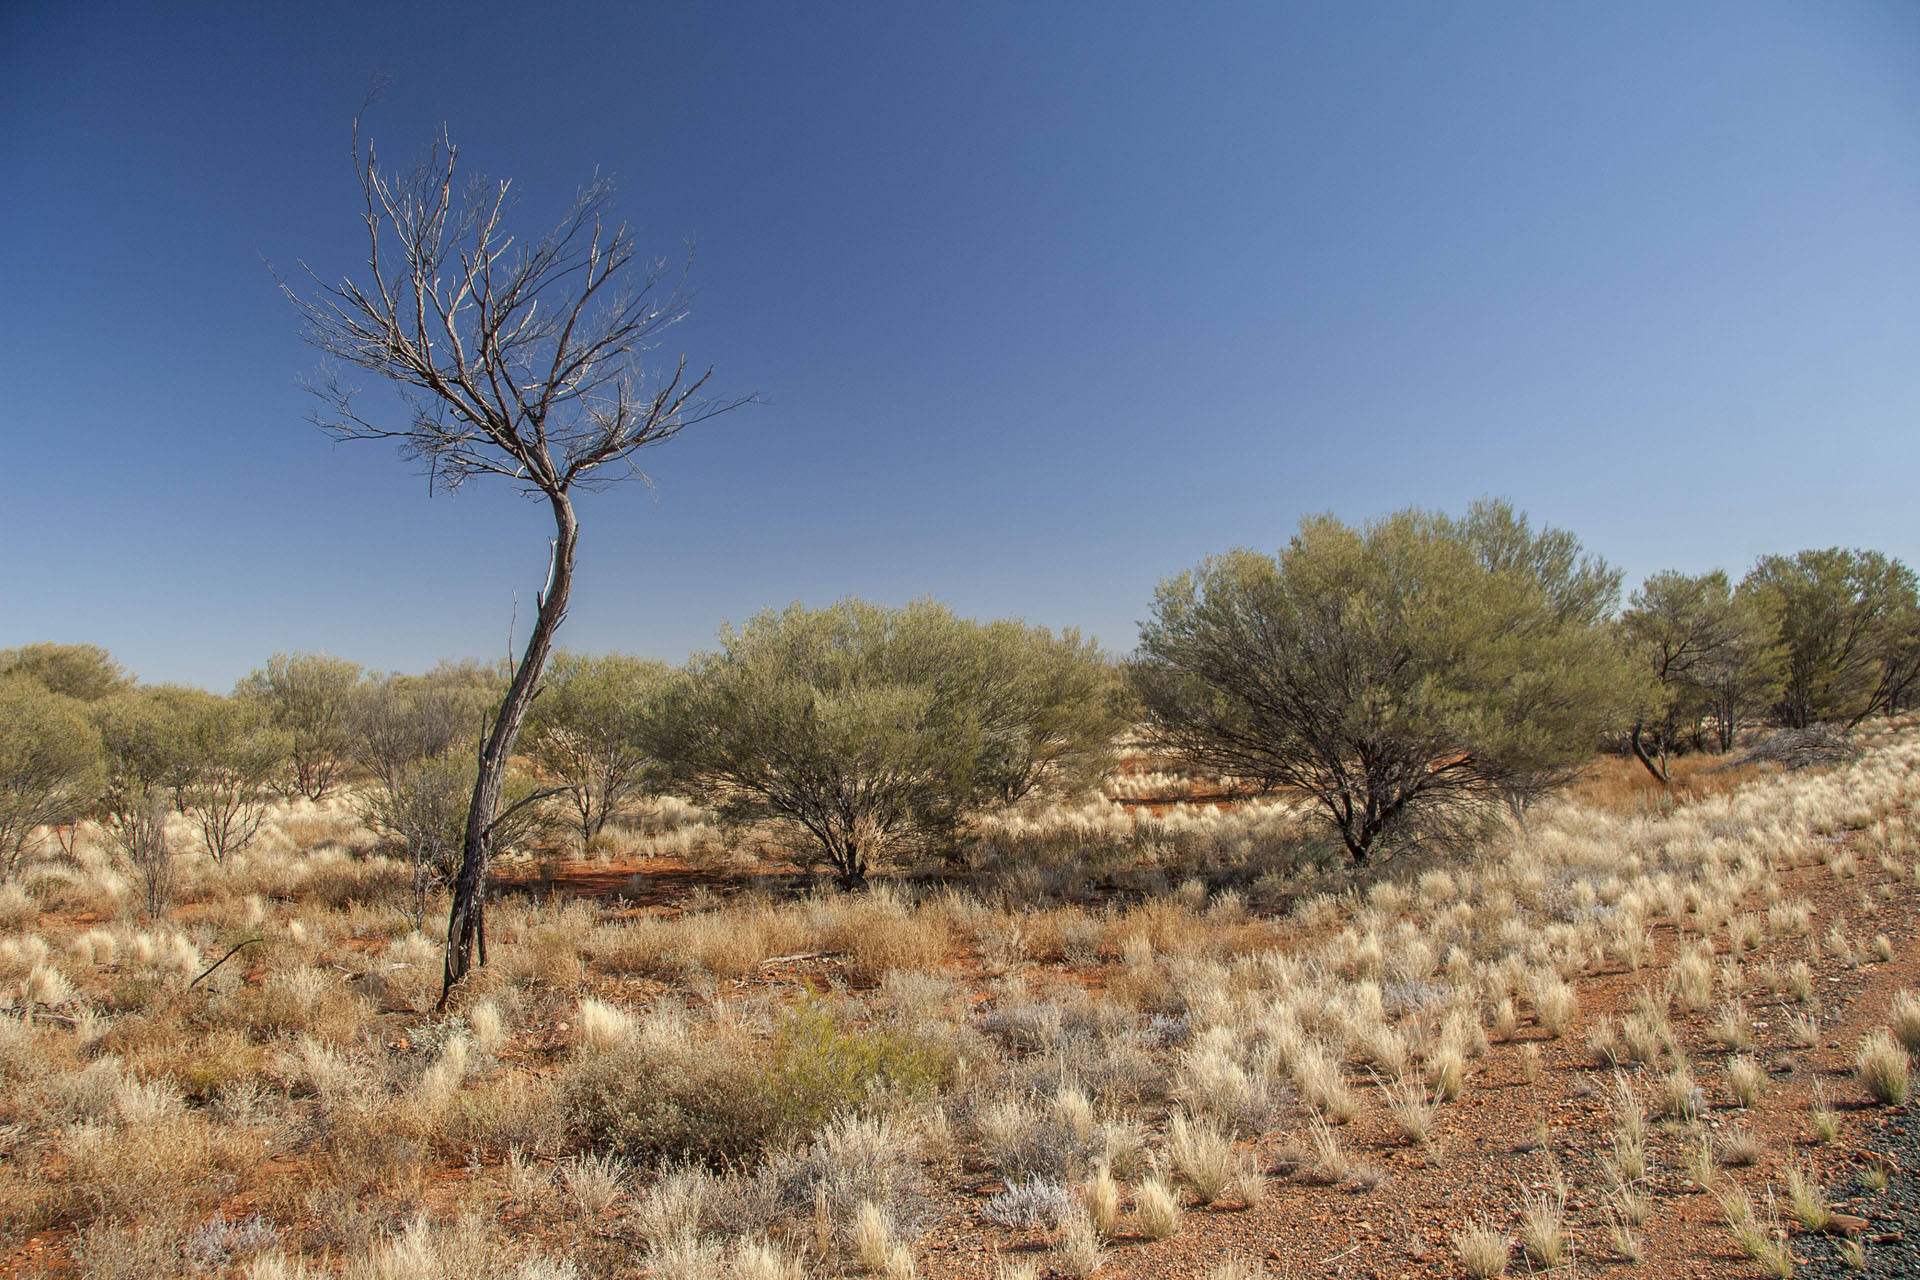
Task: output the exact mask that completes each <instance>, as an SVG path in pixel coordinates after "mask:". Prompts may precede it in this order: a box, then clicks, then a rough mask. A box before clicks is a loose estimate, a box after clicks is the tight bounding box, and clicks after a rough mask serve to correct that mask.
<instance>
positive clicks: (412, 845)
mask: <svg viewBox="0 0 1920 1280" xmlns="http://www.w3.org/2000/svg"><path fill="white" fill-rule="evenodd" d="M479 768H480V765H479V761H478V759H477V757H475V756H474V754H473V753H472V752H470V751H457V750H456V751H452V752H448V753H446V754H443V755H437V756H428V757H424V758H422V759H419V760H414V761H410V762H407V763H405V764H399V765H396V766H394V767H393V768H392V769H391V770H390V771H389V772H387V773H386V774H385V776H384V779H383V781H382V783H381V785H379V786H376V787H371V788H368V789H367V790H366V791H365V792H364V793H363V794H362V796H361V800H360V804H361V816H362V818H363V819H364V820H365V822H366V823H367V825H368V826H369V827H371V828H373V830H375V831H377V832H379V833H380V834H381V835H383V836H385V837H387V838H388V839H389V840H390V841H392V842H393V843H394V844H395V845H396V846H398V847H399V848H400V849H401V850H403V851H404V852H405V854H406V857H407V863H408V865H409V867H410V868H411V869H412V873H413V874H412V887H413V915H414V919H415V920H416V921H417V920H419V919H420V918H421V917H423V916H424V915H425V914H426V911H427V904H428V900H429V899H430V898H431V897H432V896H433V895H434V894H436V893H438V892H440V891H441V890H442V889H444V888H445V887H446V886H447V885H448V884H450V883H451V882H452V880H453V876H454V873H455V872H457V871H458V870H459V869H460V856H461V847H462V842H463V840H464V839H465V836H466V826H467V809H468V807H469V806H470V804H471V803H472V800H473V787H474V780H475V778H476V776H477V775H478V773H479ZM539 791H540V786H539V783H538V781H537V780H535V779H534V778H532V777H529V776H527V775H524V774H512V775H509V777H508V779H507V782H506V785H505V786H504V787H503V788H502V791H501V796H500V816H499V818H498V819H497V820H496V821H497V825H496V826H495V827H494V834H493V842H494V848H495V849H496V850H497V851H500V852H506V851H510V850H513V849H516V848H520V847H523V846H525V845H526V844H528V843H529V842H531V841H532V840H534V839H536V838H537V837H539V836H540V835H541V834H543V833H544V832H545V831H546V830H547V829H548V825H549V817H548V814H547V812H546V811H545V810H544V809H542V808H541V807H540V805H539V804H538V803H537V801H536V800H535V797H536V796H537V795H538V794H539Z"/></svg>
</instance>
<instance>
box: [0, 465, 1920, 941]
mask: <svg viewBox="0 0 1920 1280" xmlns="http://www.w3.org/2000/svg"><path fill="white" fill-rule="evenodd" d="M1621 588H1622V583H1621V575H1620V574H1619V572H1618V571H1617V570H1615V569H1613V568H1611V567H1610V566H1608V565H1607V564H1606V563H1605V562H1604V561H1603V560H1601V559H1599V558H1598V557H1595V556H1592V555H1590V554H1587V553H1586V552H1585V551H1584V550H1583V549H1582V548H1581V546H1580V544H1579V542H1578V541H1577V540H1576V539H1575V538H1574V537H1572V535H1570V534H1568V533H1566V532H1564V531H1560V530H1555V529H1551V528H1544V527H1543V528H1540V529H1538V530H1536V529H1534V528H1533V527H1532V526H1531V525H1530V524H1529V523H1528V521H1527V518H1526V517H1525V516H1524V515H1523V514H1521V513H1518V512H1516V511H1515V510H1513V509H1512V508H1511V507H1509V506H1507V505H1506V504H1504V503H1500V502H1493V501H1483V502H1481V503H1479V504H1477V505H1476V506H1474V507H1473V508H1472V509H1471V510H1470V511H1469V512H1468V513H1467V514H1466V515H1465V516H1464V517H1460V518H1452V517H1448V516H1445V515H1440V514H1436V513H1430V512H1424V511H1418V510H1409V511H1404V512H1400V513H1397V514H1395V515H1392V516H1388V517H1385V518H1383V519H1381V520H1378V521H1374V522H1372V523H1369V524H1367V525H1365V526H1362V527H1358V528H1356V527H1353V526H1349V525H1346V524H1343V523H1341V522H1340V521H1338V520H1335V519H1333V518H1332V517H1330V516H1322V517H1314V518H1310V519H1308V520H1306V521H1304V522H1302V524H1301V527H1300V530H1299V532H1298V534H1297V535H1296V536H1295V537H1294V538H1293V539H1292V540H1291V541H1290V542H1289V543H1288V545H1287V546H1286V547H1285V548H1283V549H1282V550H1281V551H1279V552H1278V553H1277V554H1274V555H1268V554H1265V553H1260V552H1253V551H1233V552H1229V553H1227V554H1225V555H1221V556H1216V557H1211V558H1209V559H1208V560H1207V561H1205V562H1204V563H1203V564H1201V565H1200V566H1198V567H1196V568H1195V569H1193V570H1191V571H1189V572H1188V573H1185V574H1181V575H1179V576H1178V577H1176V578H1173V579H1170V580H1168V581H1167V582H1165V583H1163V584H1162V585H1161V587H1160V590H1159V592H1158V594H1157V595H1156V598H1155V600H1154V602H1153V607H1152V616H1151V618H1150V619H1149V620H1148V621H1147V623H1145V624H1144V626H1143V629H1142V634H1141V642H1140V647H1139V649H1138V650H1137V651H1136V653H1135V654H1134V655H1133V656H1132V657H1130V658H1127V659H1124V660H1116V659H1114V658H1112V657H1109V656H1107V655H1104V654H1102V653H1101V652H1099V651H1098V649H1097V648H1096V647H1095V646H1094V645H1093V644H1091V643H1090V642H1088V641H1085V640H1082V639H1081V638H1080V637H1079V636H1078V635H1077V634H1075V633H1073V632H1070V631H1069V632H1066V633H1064V634H1060V635H1055V634H1053V633H1051V632H1049V631H1047V630H1045V629H1044V628H1036V627H1029V626H1026V625H1025V624H1023V623H1019V622H1013V621H1000V622H992V623H977V622H972V621H968V620H966V619H961V618H957V617H955V616H954V615H953V613H952V612H951V611H950V610H948V609H947V608H945V607H944V606H941V605H939V604H937V603H934V602H932V601H920V602H916V603H913V604H910V605H907V606H905V607H904V608H888V607H884V606H880V605H875V604H869V603H866V602H863V601H859V600H845V601H842V602H840V603H838V604H835V605H832V606H829V607H827V608H823V609H806V608H803V607H801V606H798V605H795V606H793V607H791V608H788V609H785V610H781V611H768V612H765V613H762V614H760V615H759V616H757V617H755V618H754V619H752V620H751V621H750V622H748V623H747V624H746V625H745V626H743V627H741V628H739V629H738V630H735V629H732V628H725V629H723V630H722V632H721V634H720V637H719V644H718V646H717V647H716V648H715V649H714V650H713V651H711V652H706V653H701V654H698V655H696V656H695V657H694V658H692V659H691V660H690V661H689V662H687V663H686V664H685V665H683V666H680V667H674V666H670V665H668V664H666V663H662V662H655V661H649V660H646V659H642V658H636V657H628V656H625V655H619V654H609V655H604V656H597V657H592V656H584V655H576V654H567V653H561V654H558V655H556V657H555V658H554V660H553V662H552V664H551V666H550V668H549V670H548V671H547V672H546V674H545V677H544V679H543V681H542V684H541V690H540V693H539V695H538V696H537V698H536V700H535V703H534V707H533V711H532V714H531V718H530V720H529V723H528V726H527V732H526V734H525V736H524V737H523V738H522V740H521V744H520V753H519V758H518V761H517V763H516V768H515V772H514V782H513V784H512V785H510V786H509V788H508V790H507V794H506V795H504V796H503V797H502V800H501V802H500V805H499V809H498V812H497V814H496V816H495V818H494V827H493V829H492V839H493V841H494V843H495V844H496V846H497V847H501V848H506V847H511V846H512V845H514V844H516V843H520V844H524V843H527V842H531V841H535V840H543V841H553V840H558V839H560V838H562V836H563V835H564V833H565V832H566V831H571V832H572V836H573V838H574V839H575V840H577V841H578V842H579V843H580V844H581V845H583V846H584V845H586V844H588V843H590V842H592V841H593V840H594V839H595V838H596V837H597V836H598V835H599V834H600V833H601V832H602V831H603V829H604V828H605V827H606V825H607V823H608V822H609V821H610V820H611V819H613V818H615V817H617V816H618V815H619V814H620V813H621V811H622V810H623V808H625V807H626V806H628V805H630V804H631V803H632V802H633V801H634V800H635V798H636V797H638V796H639V795H641V794H644V793H648V792H661V791H671V792H673V793H675V794H679V795H684V796H687V797H690V798H692V799H695V800H697V801H699V802H701V803H703V804H705V805H707V806H709V807H711V808H713V809H715V810H716V811H718V813H719V814H720V815H721V816H722V817H723V818H724V819H726V820H727V821H730V822H742V823H744V822H769V823H772V824H775V825H776V826H778V827H780V828H783V829H785V830H787V831H788V832H789V833H790V835H791V838H792V839H791V843H792V846H793V847H794V849H795V851H796V854H797V856H799V857H800V858H801V859H802V860H804V861H815V862H819V863H823V864H825V865H827V866H829V867H831V868H832V869H833V870H834V871H835V872H837V873H838V874H839V875H840V876H841V877H842V878H843V879H844V880H846V881H847V882H849V883H853V882H858V881H860V880H861V879H863V878H864V877H865V875H866V874H867V873H868V871H869V870H871V869H873V868H875V867H877V866H881V865H885V864H887V863H889V862H893V861H897V860H898V859H900V858H901V857H903V856H906V855H910V854H911V855H916V856H917V855H924V854H937V853H938V852H939V851H940V850H941V849H942V848H944V847H950V846H951V842H952V841H953V839H954V838H955V835H956V833H957V832H958V831H960V830H961V829H962V827H963V826H964V824H965V823H966V821H967V820H968V819H969V818H970V817H972V816H974V815H977V814H979V813H982V812H984V811H986V810H989V809H993V808H996V807H1002V806H1007V805H1011V804H1015V803H1017V802H1019V801H1021V800H1022V799H1024V798H1026V797H1028V796H1031V795H1038V794H1058V793H1063V792H1068V791H1073V790H1077V789H1083V788H1084V787H1086V786H1087V785H1088V784H1090V783H1093V782H1096V781H1097V780H1098V779H1100V778H1101V777H1102V776H1104V775H1105V774H1106V773H1107V772H1108V771H1109V770H1110V768H1111V767H1112V765H1113V753H1114V750H1115V742H1116V739H1117V738H1118V737H1119V735H1120V734H1121V733H1122V732H1123V731H1125V730H1127V729H1128V728H1130V727H1142V726H1143V727H1144V739H1145V744H1146V749H1149V750H1156V751H1161V752H1165V753H1169V754H1171V755H1172V756H1174V757H1176V758H1177V759H1180V760H1184V761H1186V762H1188V763H1189V764H1191V765H1193V766H1194V767H1201V768H1207V769H1211V770H1215V771H1218V772H1221V773H1226V774H1230V775H1233V776H1234V777H1236V778H1238V779H1242V780H1244V781H1246V782H1247V783H1249V784H1255V785H1268V786H1285V787H1292V788H1297V789H1298V790H1299V791H1301V792H1302V793H1304V794H1305V795H1307V796H1309V797H1311V798H1312V800H1313V801H1314V802H1315V803H1316V804H1317V805H1318V806H1319V808H1320V809H1321V811H1322V812H1323V813H1324V815H1325V816H1326V818H1327V819H1328V821H1329V823H1330V825H1331V829H1332V831H1333V832H1334V833H1335V834H1336V835H1337V836H1338V838H1339V840H1340V842H1341V844H1342V845H1343V846H1344V848H1345V850H1346V852H1347V854H1348V855H1349V856H1350V857H1351V858H1352V859H1353V860H1355V861H1362V860H1365V859H1367V858H1369V857H1371V856H1374V855H1375V854H1376V852H1377V851H1378V850H1379V849H1380V848H1381V847H1382V846H1383V845H1392V844H1393V843H1395V842H1397V841H1406V840H1419V839H1426V838H1432V837H1435V836H1443V835H1445V834H1446V833H1448V832H1457V831H1459V830H1461V829H1462V826H1461V824H1462V823H1463V822H1464V823H1466V824H1467V825H1468V826H1469V827H1470V826H1471V825H1472V823H1473V822H1474V821H1478V820H1480V819H1482V818H1484V816H1485V815H1486V814H1487V813H1488V812H1490V811H1492V810H1493V809H1494V808H1497V807H1499V806H1507V807H1514V806H1521V805H1524V804H1526V803H1528V802H1529V801H1530V800H1531V799H1532V798H1533V797H1535V796H1537V795H1539V794H1541V793H1542V792H1543V791H1545V790H1547V789H1549V788H1552V787H1554V786H1556V785H1558V784H1559V783H1561V782H1563V781H1564V780H1565V779H1566V778H1568V777H1569V776H1571V774H1572V773H1573V772H1574V771H1575V770H1577V769H1578V768H1579V767H1580V765H1581V764H1583V763H1584V762H1585V761H1587V760H1589V759H1590V758H1591V757H1592V756H1593V754H1594V753H1595V752H1596V751H1598V750H1604V749H1608V748H1612V749H1618V750H1622V751H1631V752H1632V753H1633V754H1634V755H1635V756H1636V757H1637V758H1638V759H1639V760H1640V761H1641V762H1642V763H1643V764H1644V765H1645V766H1646V767H1647V769H1648V770H1649V771H1651V772H1652V773H1653V774H1654V775H1655V776H1657V777H1660V778H1662V779H1663V780H1664V779H1665V777H1666V772H1667V762H1668V761H1669V759H1670V758H1671V757H1673V756H1675V755H1677V754H1681V753H1685V752H1692V751H1722V752H1723V751H1726V750H1728V749H1729V748H1731V747H1732V746H1733V745H1734V743H1735V740H1736V737H1738V736H1739V735H1740V734H1741V733H1742V731H1743V730H1745V729H1751V728H1754V727H1758V726H1763V725H1777V726H1784V727H1792V728H1804V727H1807V726H1810V725H1815V724H1832V725H1836V726H1839V727H1841V728H1842V729H1850V728H1851V727H1852V726H1854V725H1856V724H1858V723H1859V722H1860V721H1861V720H1863V719H1865V718H1866V717H1868V716H1871V715H1874V714H1876V713H1894V712H1898V711H1901V710H1903V709H1905V708H1908V707H1910V706H1911V705H1912V703H1913V700H1914V695H1915V679H1916V676H1920V594H1917V593H1916V581H1915V577H1914V574H1913V572H1912V571H1911V570H1910V569H1908V568H1907V566H1905V565H1904V564H1902V563H1901V562H1900V561H1899V560H1897V559H1893V558H1890V557H1888V556H1886V555H1884V554H1882V553H1880V552H1877V551H1864V550H1843V549H1839V548H1831V549H1827V550H1808V551H1802V552H1800V553H1798V554H1796V555H1792V556H1768V557H1765V558H1763V559H1761V560H1759V561H1758V562H1757V563H1756V564H1755V565H1754V566H1753V567H1752V569H1751V570H1750V571H1749V572H1748V573H1747V574H1746V575H1745V576H1744V577H1743V578H1741V579H1740V580H1739V581H1738V582H1735V581H1734V580H1733V579H1732V578H1731V577H1730V576H1729V575H1728V574H1726V573H1725V572H1722V571H1718V570H1716V571H1714V572H1711V573H1706V574H1701V575H1698V576H1689V575H1686V574H1681V573H1677V572H1664V573H1657V574H1655V575H1653V576H1652V577H1650V578H1648V579H1647V580H1646V581H1645V582H1644V583H1643V584H1641V586H1640V587H1639V588H1638V589H1636V590H1635V591H1633V592H1632V593H1631V595H1630V596H1629V597H1628V598H1627V599H1626V601H1625V603H1624V607H1622V600H1621ZM509 674H510V673H508V672H506V671H504V670H502V669H500V668H499V667H489V666H483V665H479V664H474V663H459V664H442V665H441V666H439V667H436V668H434V669H433V670H432V671H429V672H426V673H424V674H418V675H408V674H389V673H379V672H369V671H367V670H365V669H363V668H362V667H361V665H360V664H358V663H355V662H352V661H349V660H347V659H344V658H337V657H331V656H328V655H325V654H316V653H288V654H276V655H274V657H272V658H271V659H270V660H268V662H267V663H266V664H265V665H264V666H263V667H261V668H260V669H259V670H257V671H254V672H253V673H251V674H250V675H249V676H247V677H246V678H245V679H244V680H242V681H240V683H239V684H238V685H237V686H236V687H235V689H234V691H233V693H232V694H231V695H228V696H220V695H216V694H212V693H208V692H205V691H202V690H197V689H191V688H185V687H181V686H177V685H141V684H138V683H136V682H135V680H134V679H133V677H132V676H130V675H129V674H128V673H127V672H126V671H124V670H123V669H122V668H121V666H120V665H119V664H118V663H117V662H116V661H115V660H114V659H113V657H112V656H111V655H110V654H108V653H107V652H106V651H105V650H103V649H100V648H98V647H96V646H93V645H85V644H75V645H69V644H30V645H25V646H22V647H20V648H15V649H8V650H5V651H0V872H4V873H5V874H6V875H9V876H10V875H12V874H13V873H14V872H15V871H16V869H17V867H18V866H19V864H20V863H21V861H22V859H23V858H25V857H26V856H28V855H29V854H30V853H32V852H33V851H34V850H35V849H36V848H39V847H42V846H44V845H46V844H47V843H48V842H53V843H56V844H57V843H61V842H67V841H70V840H71V839H72V835H71V832H72V830H73V827H74V824H76V823H78V822H80V821H82V820H84V819H89V818H90V819H94V820H96V821H98V822H99V823H100V824H101V825H102V827H103V828H104V830H105V832H106V833H107V836H108V838H109V841H110V843H111V844H112V845H113V846H114V847H115V848H116V849H118V850H119V851H120V853H121V854H122V855H123V856H124V857H125V859H126V861H127V862H128V864H129V865H130V866H131V867H132V868H133V869H134V870H135V871H136V872H139V873H140V876H141V878H142V880H143V882H144V883H146V884H147V886H148V892H149V897H150V899H151V900H152V901H153V902H154V903H155V904H156V905H157V904H158V903H159V901H161V900H162V899H163V898H164V896H165V892H166V886H165V883H164V881H165V880H166V878H167V877H168V876H169V875H170V871H169V870H168V868H169V867H170V864H171V858H172V855H173V853H174V852H176V851H174V850H172V849H170V848H169V846H168V845H167V840H166V834H165V830H166V826H167V823H166V820H165V819H166V816H167V814H169V813H170V812H176V811H177V812H178V813H180V814H184V815H186V816H187V817H188V818H189V819H191V821H192V824H193V826H194V829H195V830H196V831H197V832H198V833H199V836H200V842H201V843H202V844H203V845H204V847H205V851H206V852H207V854H208V855H210V856H211V857H213V858H214V859H216V860H221V861H224V860H225V859H226V858H228V857H230V856H231V855H232V854H234V853H235V852H237V851H239V850H241V849H243V848H244V847H245V846H246V845H247V843H248V842H249V841H250V840H251V839H252V838H253V836H254V835H255V833H256V832H257V831H258V829H259V827H260V825H261V822H262V818H263V815H264V812H265V806H266V805H267V804H268V803H269V802H270V801H272V800H273V799H275V798H276V797H279V798H289V799H291V798H296V797H305V798H307V799H309V800H313V801H321V800H324V799H326V798H327V797H328V796H329V795H330V794H331V793H333V792H335V791H337V790H339V789H340V788H341V787H342V786H343V785H346V784H348V783H351V784H353V785H352V794H353V796H354V802H355V803H356V804H357V805H359V806H360V808H361V810H362V812H363V814H364V816H365V817H366V819H367V820H368V822H369V823H370V824H371V825H372V826H373V827H374V829H375V830H376V831H378V832H380V833H381V834H382V835H384V836H385V837H387V838H388V839H389V840H390V841H391V842H392V844H393V846H394V847H395V848H397V849H401V850H404V851H405V852H406V854H407V855H408V856H409V857H410V859H411V861H412V864H413V865H414V867H415V869H416V878H415V881H416V890H417V893H418V894H419V895H420V896H421V901H422V903H424V899H425V897H426V895H428V894H430V893H431V892H433V891H434V890H435V889H436V888H437V887H439V886H440V885H441V884H442V883H443V882H444V880H445V877H446V876H447V875H448V874H449V873H450V872H451V870H452V868H453V866H454V864H455V863H456V862H457V861H458V858H459V854H460V849H461V837H462V827H463V824H464V821H465V818H466V810H467V804H468V801H469V799H470V798H471V794H472V790H473V786H474V778H475V770H476V763H475V762H476V759H477V755H478V745H479V743H480V741H481V739H482V737H483V736H484V734H485V731H486V728H487V725H488V722H489V719H490V717H491V716H492V715H493V714H494V713H495V710H496V709H497V707H498V706H499V704H500V700H501V697H502V694H503V692H504V689H505V687H506V681H507V679H508V676H509Z"/></svg>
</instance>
